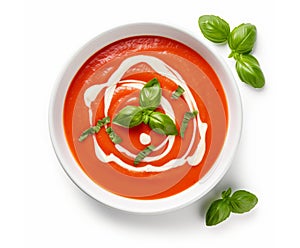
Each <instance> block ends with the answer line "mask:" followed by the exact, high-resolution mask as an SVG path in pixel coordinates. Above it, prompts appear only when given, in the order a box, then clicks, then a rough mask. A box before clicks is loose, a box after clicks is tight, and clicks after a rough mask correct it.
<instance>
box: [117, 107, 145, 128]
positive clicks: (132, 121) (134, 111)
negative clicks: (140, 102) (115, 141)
mask: <svg viewBox="0 0 300 248" xmlns="http://www.w3.org/2000/svg"><path fill="white" fill-rule="evenodd" d="M142 121H143V108H141V107H139V106H138V107H137V106H126V107H125V108H123V109H121V110H120V112H119V113H118V114H117V115H116V116H115V118H114V119H113V123H115V124H118V125H120V126H122V127H129V128H130V127H135V126H138V125H139V124H141V123H142Z"/></svg>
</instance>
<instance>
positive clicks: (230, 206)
mask: <svg viewBox="0 0 300 248" xmlns="http://www.w3.org/2000/svg"><path fill="white" fill-rule="evenodd" d="M230 195H231V188H229V189H228V190H226V191H223V192H222V199H218V200H215V201H214V202H212V204H211V205H210V207H209V208H208V210H207V213H206V225H207V226H213V225H217V224H219V223H221V222H222V221H224V220H226V219H227V218H228V217H229V216H230V213H237V214H242V213H246V212H249V211H250V210H251V209H252V208H254V207H255V205H256V204H257V202H258V199H257V197H256V196H255V195H254V194H252V193H250V192H248V191H246V190H238V191H236V192H234V193H233V195H232V196H230Z"/></svg>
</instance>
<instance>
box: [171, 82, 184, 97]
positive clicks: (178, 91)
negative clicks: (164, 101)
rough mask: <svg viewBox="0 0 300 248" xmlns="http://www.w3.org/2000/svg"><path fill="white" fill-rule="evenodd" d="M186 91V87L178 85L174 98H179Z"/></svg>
mask: <svg viewBox="0 0 300 248" xmlns="http://www.w3.org/2000/svg"><path fill="white" fill-rule="evenodd" d="M183 93H184V89H183V88H182V87H181V86H180V85H178V87H177V89H176V90H175V91H174V92H173V94H172V99H178V98H179V97H180V96H181V95H182V94H183Z"/></svg>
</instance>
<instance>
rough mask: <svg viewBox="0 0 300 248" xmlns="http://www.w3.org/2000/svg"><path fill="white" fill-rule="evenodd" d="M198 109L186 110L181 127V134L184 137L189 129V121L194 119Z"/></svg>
mask: <svg viewBox="0 0 300 248" xmlns="http://www.w3.org/2000/svg"><path fill="white" fill-rule="evenodd" d="M197 114H198V111H197V110H194V111H193V112H186V113H185V114H184V116H183V120H182V123H181V127H180V136H181V137H182V138H183V137H184V133H185V131H186V129H187V126H188V123H189V121H190V120H191V119H193V118H194V117H195V116H197Z"/></svg>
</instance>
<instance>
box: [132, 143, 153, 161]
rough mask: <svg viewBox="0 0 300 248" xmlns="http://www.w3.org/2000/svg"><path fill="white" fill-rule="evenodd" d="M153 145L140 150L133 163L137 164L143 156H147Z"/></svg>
mask: <svg viewBox="0 0 300 248" xmlns="http://www.w3.org/2000/svg"><path fill="white" fill-rule="evenodd" d="M154 149H155V146H153V145H150V146H147V147H146V148H145V149H144V150H142V151H140V152H139V153H138V155H137V156H136V157H135V159H134V165H138V164H139V163H140V162H141V161H142V160H143V159H144V158H145V157H147V156H148V155H149V154H150V153H151V152H152V151H153V150H154Z"/></svg>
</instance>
